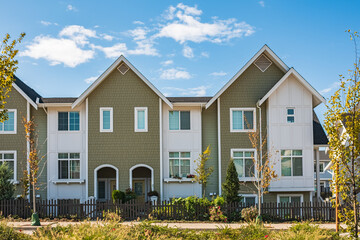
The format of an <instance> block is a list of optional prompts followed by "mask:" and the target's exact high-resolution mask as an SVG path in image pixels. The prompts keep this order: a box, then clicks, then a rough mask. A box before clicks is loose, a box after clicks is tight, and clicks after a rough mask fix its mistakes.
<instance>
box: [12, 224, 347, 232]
mask: <svg viewBox="0 0 360 240" xmlns="http://www.w3.org/2000/svg"><path fill="white" fill-rule="evenodd" d="M81 223H83V222H42V223H41V227H45V226H51V227H55V226H68V225H76V224H81ZM91 223H92V224H99V223H98V222H96V221H91ZM140 223H141V222H123V223H121V224H123V225H125V226H132V225H136V224H140ZM7 224H8V225H9V226H12V227H14V228H15V229H18V230H19V231H21V232H23V233H26V234H32V233H33V232H34V231H35V230H36V229H37V228H38V227H35V226H31V223H30V222H8V223H7ZM152 224H153V225H157V226H168V227H170V228H180V229H192V230H217V229H219V228H225V227H229V228H239V227H241V226H244V225H246V223H201V222H189V223H187V222H176V223H172V222H169V223H166V222H164V223H163V222H159V223H152ZM292 225H293V224H292V223H274V224H265V227H266V228H268V229H271V230H285V229H288V228H289V227H291V226H292ZM314 225H319V227H320V228H324V229H329V230H334V231H335V223H322V224H314ZM341 227H342V228H345V227H346V226H345V225H341Z"/></svg>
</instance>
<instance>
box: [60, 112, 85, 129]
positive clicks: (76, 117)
mask: <svg viewBox="0 0 360 240" xmlns="http://www.w3.org/2000/svg"><path fill="white" fill-rule="evenodd" d="M58 130H59V131H79V130H80V114H79V112H59V113H58Z"/></svg>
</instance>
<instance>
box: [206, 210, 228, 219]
mask: <svg viewBox="0 0 360 240" xmlns="http://www.w3.org/2000/svg"><path fill="white" fill-rule="evenodd" d="M209 212H210V218H209V219H210V221H213V222H216V221H221V222H227V217H226V216H225V215H224V214H223V212H222V211H221V208H220V206H218V207H215V206H213V207H210V210H209Z"/></svg>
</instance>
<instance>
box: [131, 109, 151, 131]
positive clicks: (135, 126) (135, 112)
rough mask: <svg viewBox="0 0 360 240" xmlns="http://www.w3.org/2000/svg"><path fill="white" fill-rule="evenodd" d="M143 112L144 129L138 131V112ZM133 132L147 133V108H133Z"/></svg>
mask: <svg viewBox="0 0 360 240" xmlns="http://www.w3.org/2000/svg"><path fill="white" fill-rule="evenodd" d="M142 110H144V111H145V129H138V125H137V123H138V116H137V112H138V111H142ZM134 115H135V116H134V131H135V132H147V131H148V108H147V107H135V108H134Z"/></svg>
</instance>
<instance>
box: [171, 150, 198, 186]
mask: <svg viewBox="0 0 360 240" xmlns="http://www.w3.org/2000/svg"><path fill="white" fill-rule="evenodd" d="M171 152H177V153H179V157H178V158H176V157H175V158H171V157H170V153H171ZM184 152H188V153H190V157H188V158H184V157H183V158H182V157H181V153H184ZM191 156H192V154H191V151H189V150H184V151H179V150H174V151H169V152H168V171H169V178H171V179H175V178H174V177H170V160H171V159H179V174H181V163H180V162H181V160H190V172H189V174H192V168H193V165H192V161H191V158H192V157H191ZM179 177H180V176H179ZM181 178H183V177H181ZM185 178H186V177H185Z"/></svg>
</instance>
